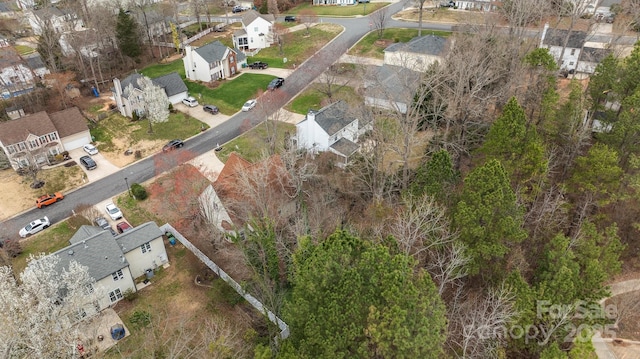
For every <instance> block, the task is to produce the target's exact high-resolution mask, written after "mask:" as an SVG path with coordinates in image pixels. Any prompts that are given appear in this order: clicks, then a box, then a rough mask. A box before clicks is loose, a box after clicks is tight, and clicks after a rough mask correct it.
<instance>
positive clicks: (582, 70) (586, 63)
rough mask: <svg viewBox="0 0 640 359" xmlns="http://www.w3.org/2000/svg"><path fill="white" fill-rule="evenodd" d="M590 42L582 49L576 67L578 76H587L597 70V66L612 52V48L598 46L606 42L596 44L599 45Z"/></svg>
mask: <svg viewBox="0 0 640 359" xmlns="http://www.w3.org/2000/svg"><path fill="white" fill-rule="evenodd" d="M588 44H589V43H587V44H585V45H584V47H583V48H582V51H580V58H579V59H578V66H577V67H576V72H577V75H576V77H587V76H588V75H591V74H592V73H594V72H595V70H596V66H598V64H599V63H600V62H602V60H604V58H605V57H607V56H609V54H611V53H612V51H611V50H610V49H608V48H604V47H600V46H598V45H604V44H600V43H598V44H594V45H595V46H598V47H595V46H594V47H591V46H588Z"/></svg>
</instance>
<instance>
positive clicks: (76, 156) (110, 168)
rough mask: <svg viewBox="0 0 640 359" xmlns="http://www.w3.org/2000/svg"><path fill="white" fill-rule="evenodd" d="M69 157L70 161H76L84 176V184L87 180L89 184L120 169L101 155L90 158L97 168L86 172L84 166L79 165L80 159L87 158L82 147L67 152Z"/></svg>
mask: <svg viewBox="0 0 640 359" xmlns="http://www.w3.org/2000/svg"><path fill="white" fill-rule="evenodd" d="M69 156H71V159H73V160H74V161H76V163H77V164H78V166H80V168H82V170H83V171H84V173H85V176H86V177H85V183H87V181H86V180H87V179H88V181H89V182H93V181H97V180H99V179H101V178H104V177H107V176H108V175H110V174H113V173H116V172H118V171H120V168H119V167H118V166H116V165H114V164H112V163H111V162H109V160H107V159H106V158H105V157H104V156H103V155H102V154H101V153H98V154H97V155H93V156H91V158H93V160H94V161H96V164H97V165H98V166H97V167H96V169H94V170H91V171H87V169H86V168H84V166H83V165H82V164H81V163H80V157H82V156H88V154H87V153H86V152H84V150H83V149H82V147H80V148H76V149H75V150H71V151H69Z"/></svg>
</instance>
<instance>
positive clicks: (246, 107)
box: [242, 100, 258, 112]
mask: <svg viewBox="0 0 640 359" xmlns="http://www.w3.org/2000/svg"><path fill="white" fill-rule="evenodd" d="M257 102H258V101H256V100H249V101H247V102H245V103H244V105H242V111H244V112H247V111H249V110H251V109H252V108H254V107H256V103H257Z"/></svg>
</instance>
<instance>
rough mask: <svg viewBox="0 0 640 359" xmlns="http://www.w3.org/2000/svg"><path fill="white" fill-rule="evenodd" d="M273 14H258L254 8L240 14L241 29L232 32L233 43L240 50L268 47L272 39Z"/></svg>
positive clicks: (251, 50)
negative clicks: (242, 14)
mask: <svg viewBox="0 0 640 359" xmlns="http://www.w3.org/2000/svg"><path fill="white" fill-rule="evenodd" d="M275 22H276V18H275V16H274V15H273V14H260V13H259V12H257V11H255V10H249V11H247V12H246V13H245V14H244V16H242V29H241V30H237V31H235V32H234V33H233V45H234V46H235V47H236V48H237V49H240V50H241V51H250V52H253V51H255V50H260V49H264V48H267V47H270V46H271V45H272V44H273V43H274V41H275V38H274V35H273V24H274V23H275Z"/></svg>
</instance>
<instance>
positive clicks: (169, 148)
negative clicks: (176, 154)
mask: <svg viewBox="0 0 640 359" xmlns="http://www.w3.org/2000/svg"><path fill="white" fill-rule="evenodd" d="M182 146H184V142H182V140H178V139H175V140H171V141H169V142H168V143H167V144H166V145H164V146H162V152H169V151H173V150H175V149H176V148H180V147H182Z"/></svg>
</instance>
